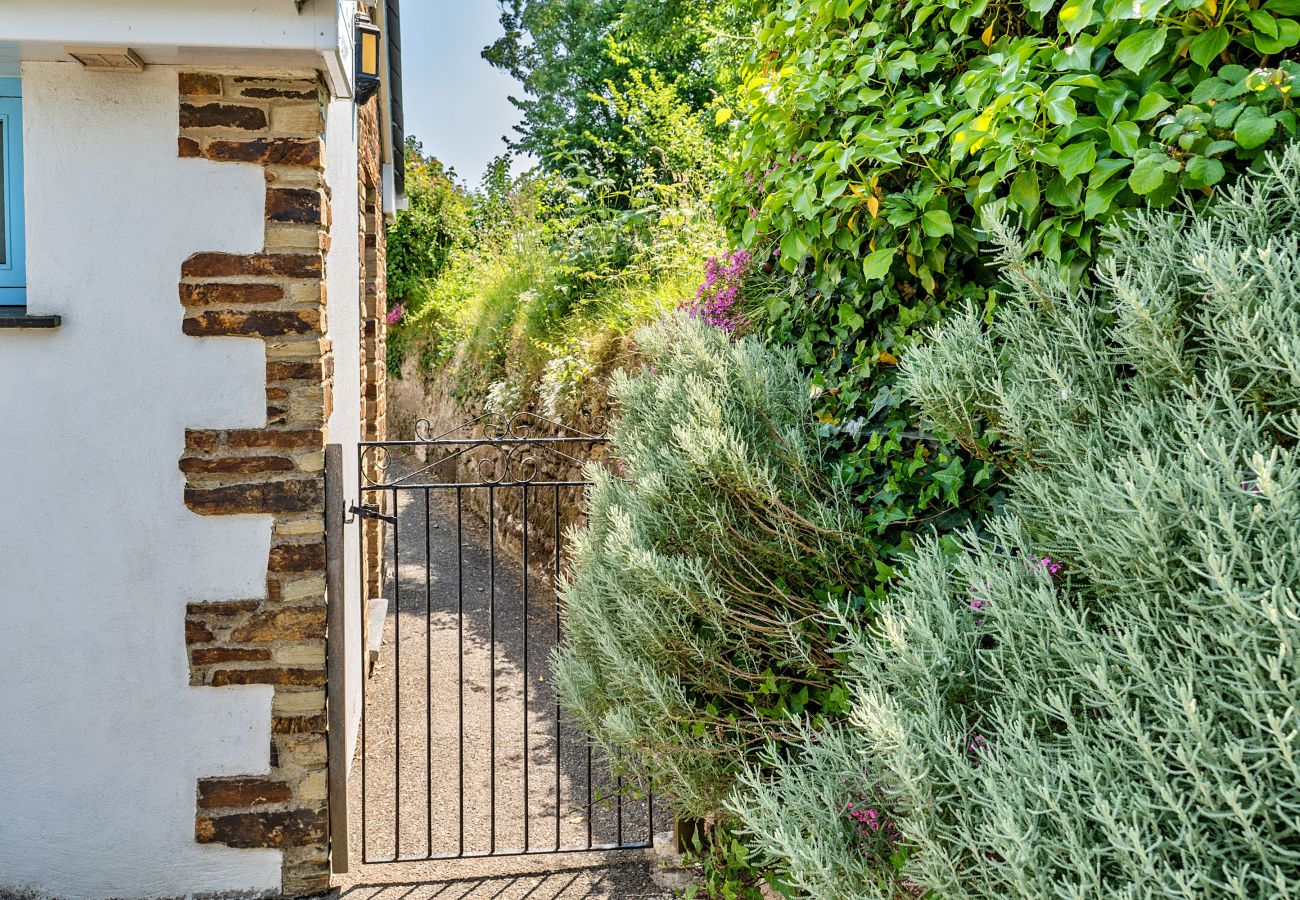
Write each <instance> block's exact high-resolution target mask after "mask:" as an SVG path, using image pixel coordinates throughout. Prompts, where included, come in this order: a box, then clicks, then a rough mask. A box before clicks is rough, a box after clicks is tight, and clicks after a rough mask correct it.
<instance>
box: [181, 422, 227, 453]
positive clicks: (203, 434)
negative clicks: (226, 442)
mask: <svg viewBox="0 0 1300 900" xmlns="http://www.w3.org/2000/svg"><path fill="white" fill-rule="evenodd" d="M220 445H221V432H220V431H214V430H212V429H208V428H187V429H185V449H186V450H190V451H195V452H199V453H208V452H211V451H213V450H216V449H217V447H219V446H220Z"/></svg>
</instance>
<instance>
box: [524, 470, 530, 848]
mask: <svg viewBox="0 0 1300 900" xmlns="http://www.w3.org/2000/svg"><path fill="white" fill-rule="evenodd" d="M523 494H524V496H523V504H524V553H523V556H524V563H523V566H524V849H525V850H527V849H529V843H528V820H529V819H530V818H532V817H531V816H530V815H529V813H530V812H531V809H530V807H529V805H528V484H527V483H526V482H525V484H524V487H523Z"/></svg>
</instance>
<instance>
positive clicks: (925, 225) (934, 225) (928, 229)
mask: <svg viewBox="0 0 1300 900" xmlns="http://www.w3.org/2000/svg"><path fill="white" fill-rule="evenodd" d="M921 230H922V231H924V232H925V233H926V234H928V235H929V236H930V237H943V236H944V235H948V234H952V216H950V215H948V212H947V210H943V209H931V210H927V211H926V212H925V214H924V215H922V216H921Z"/></svg>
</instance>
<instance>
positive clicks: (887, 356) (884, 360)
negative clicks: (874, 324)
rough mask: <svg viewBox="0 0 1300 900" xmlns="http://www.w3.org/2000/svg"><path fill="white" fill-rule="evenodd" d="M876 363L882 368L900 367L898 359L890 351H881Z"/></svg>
mask: <svg viewBox="0 0 1300 900" xmlns="http://www.w3.org/2000/svg"><path fill="white" fill-rule="evenodd" d="M876 362H878V363H880V364H881V365H882V366H896V365H898V357H897V356H895V355H894V354H892V353H890V352H889V351H888V350H881V351H880V353H879V355H878V356H876Z"/></svg>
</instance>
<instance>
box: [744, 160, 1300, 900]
mask: <svg viewBox="0 0 1300 900" xmlns="http://www.w3.org/2000/svg"><path fill="white" fill-rule="evenodd" d="M1003 238H1004V243H1005V244H1006V246H1007V247H1008V249H1007V250H1006V251H1005V254H1004V259H1003V262H1004V264H1005V266H1006V277H1007V281H1008V283H1009V285H1010V289H1009V291H1008V295H1007V296H1006V297H1005V299H1004V301H1003V305H1002V306H1001V307H1000V308H999V310H998V312H997V314H996V316H995V318H994V321H993V322H992V324H991V325H987V326H986V325H985V323H983V322H982V321H981V319H980V318H979V316H978V315H977V314H974V313H972V314H971V315H969V316H967V317H965V318H959V319H957V320H956V321H953V322H951V323H949V324H947V325H945V326H942V327H941V328H940V329H939V330H938V331H937V333H936V334H935V335H934V340H933V341H932V342H931V343H930V344H929V345H928V346H927V347H925V348H923V349H919V350H917V351H915V352H914V353H913V354H912V355H911V358H910V359H909V361H908V365H907V367H906V383H907V386H908V388H909V390H910V391H911V392H912V394H913V396H915V397H916V398H917V400H918V401H919V403H920V404H921V406H922V408H923V409H924V410H925V412H926V414H927V415H928V416H929V417H930V419H931V420H932V421H933V422H934V423H935V424H937V425H938V426H940V427H941V428H942V429H944V430H946V431H948V432H949V433H951V434H953V435H954V436H956V437H958V438H959V439H962V440H963V441H965V442H967V443H968V444H969V445H970V446H971V447H972V448H974V447H977V446H978V444H979V440H978V439H982V440H984V441H992V442H993V444H992V445H993V446H994V448H995V452H996V453H997V455H998V458H999V459H1000V460H1001V461H1002V463H1003V464H1004V466H1005V467H1006V468H1007V471H1008V473H1009V478H1010V482H1011V485H1012V491H1011V494H1012V496H1011V499H1010V501H1009V503H1008V505H1007V507H1006V509H1005V511H1004V514H1003V515H1002V516H1000V517H998V518H995V519H994V520H993V521H991V522H989V523H987V531H986V533H984V534H982V535H981V536H980V537H978V538H977V537H976V536H974V535H968V536H967V538H966V540H965V546H964V547H963V548H962V550H961V551H960V552H959V553H957V554H955V555H952V554H948V555H945V554H944V553H942V552H941V550H940V548H939V547H938V546H936V545H935V544H934V543H929V544H926V545H923V546H922V548H921V549H920V551H919V553H918V556H917V558H916V560H915V563H914V564H913V565H912V567H911V569H910V571H909V573H908V574H907V575H906V577H905V578H904V579H903V581H902V583H901V584H900V586H899V588H898V589H897V590H896V591H894V592H893V594H892V596H891V599H890V601H889V603H888V604H886V606H885V607H884V609H883V610H882V614H881V615H880V616H879V617H878V618H877V619H876V620H875V621H874V623H872V624H870V625H869V626H867V627H865V628H863V629H862V630H859V631H856V632H855V633H854V636H853V637H852V639H851V641H850V644H851V647H850V651H851V654H852V658H853V667H854V670H855V672H854V677H853V681H854V682H855V685H856V700H855V706H854V710H853V712H852V714H851V716H850V720H849V723H848V725H847V727H846V728H844V729H840V730H835V731H826V732H824V733H823V734H822V735H821V736H820V737H819V738H817V739H810V742H811V746H810V747H809V748H807V750H806V752H805V753H804V754H802V755H799V756H797V757H789V756H787V757H786V759H787V761H786V762H783V763H779V764H778V765H777V767H776V771H775V774H774V775H770V774H761V773H759V772H751V774H750V775H749V777H748V778H747V779H746V780H745V784H744V785H743V789H742V790H741V791H740V792H738V794H737V795H736V796H735V797H734V798H733V801H732V805H733V807H734V808H735V810H736V812H737V813H739V814H740V815H741V817H742V818H743V820H744V823H745V826H746V827H747V828H748V830H749V831H750V832H751V833H752V834H753V835H754V836H755V838H756V840H757V842H758V843H759V844H760V845H761V847H762V848H763V849H764V850H765V851H766V852H767V853H768V854H769V855H770V856H771V857H772V858H773V859H775V860H777V861H778V862H779V863H780V864H781V865H782V867H783V868H785V869H786V871H787V872H788V874H789V877H790V879H791V880H792V881H793V882H794V883H796V884H797V885H798V886H799V887H800V888H801V889H802V890H804V891H806V892H807V894H808V895H809V896H813V897H817V898H826V900H839V898H846V900H847V898H849V897H881V896H886V897H887V896H893V895H895V894H896V893H897V892H899V891H900V890H906V889H908V888H915V889H922V888H925V889H929V890H931V891H932V892H933V893H932V896H937V897H945V898H946V897H956V898H965V897H972V898H975V897H978V898H993V897H999V898H1001V897H1020V898H1034V900H1039V898H1045V897H1069V898H1084V897H1088V898H1098V897H1105V898H1127V897H1133V898H1138V897H1142V898H1147V897H1153V898H1155V897H1158V898H1164V897H1179V898H1209V897H1216V898H1217V897H1240V898H1262V897H1278V898H1281V897H1296V896H1300V659H1298V658H1297V652H1298V649H1300V596H1298V594H1300V453H1298V452H1297V442H1298V441H1300V151H1298V150H1296V149H1295V148H1293V149H1291V150H1290V151H1288V152H1286V153H1285V154H1284V155H1282V156H1281V157H1279V158H1276V159H1273V160H1271V161H1268V164H1267V165H1265V166H1264V167H1263V169H1262V171H1260V172H1258V173H1257V174H1253V175H1252V176H1251V177H1249V178H1247V179H1244V180H1243V181H1242V182H1240V183H1239V184H1238V185H1237V186H1236V187H1235V188H1233V189H1232V190H1230V191H1228V192H1227V193H1226V194H1225V195H1223V196H1221V197H1220V198H1218V199H1217V200H1216V201H1215V202H1214V203H1213V204H1212V205H1211V206H1210V207H1209V208H1208V209H1207V210H1205V211H1203V212H1201V213H1198V214H1192V213H1182V214H1172V213H1145V214H1140V215H1136V216H1134V217H1132V218H1131V219H1128V220H1126V221H1124V222H1123V223H1122V224H1121V225H1120V226H1119V227H1118V228H1117V229H1116V230H1114V232H1113V233H1112V234H1111V235H1110V237H1109V241H1110V249H1109V254H1108V255H1107V256H1106V257H1105V259H1104V261H1103V262H1102V263H1101V264H1100V266H1099V268H1098V270H1097V273H1096V276H1097V277H1096V279H1095V280H1096V283H1097V286H1096V287H1095V288H1093V289H1091V290H1077V289H1071V288H1070V287H1068V286H1067V285H1066V284H1064V283H1062V281H1061V279H1060V277H1059V276H1058V275H1057V274H1056V272H1055V268H1054V267H1052V266H1047V265H1041V264H1038V263H1036V262H1034V261H1033V260H1031V259H1029V258H1027V256H1026V254H1025V253H1024V251H1023V250H1022V249H1020V248H1019V247H1017V246H1016V245H1015V243H1014V241H1013V240H1012V239H1011V236H1010V235H1009V234H1007V233H1005V232H1004V234H1003ZM837 778H844V779H848V780H849V782H850V783H851V784H852V788H851V789H847V790H846V791H845V795H844V796H841V795H839V794H837V793H836V792H835V790H834V789H833V788H834V786H835V784H836V779H837ZM864 784H865V787H864V786H863V785H864ZM855 790H856V791H858V792H859V793H861V792H863V791H866V792H868V793H869V795H870V796H871V797H872V800H873V802H874V803H876V804H877V805H878V806H879V808H880V810H881V815H885V816H888V818H889V820H890V822H891V823H892V824H893V825H894V826H895V827H896V828H897V830H898V836H897V838H896V839H895V841H894V846H893V847H892V849H896V850H900V851H902V853H901V854H900V856H901V855H905V856H906V862H905V863H903V865H902V872H901V874H900V875H899V877H898V878H897V879H891V878H888V877H886V878H882V877H881V874H880V873H881V872H882V871H885V872H888V869H889V866H888V863H887V862H883V861H882V858H881V854H880V853H879V852H862V851H861V850H860V849H859V848H857V847H856V845H855V844H854V843H853V842H852V836H853V823H851V822H849V821H847V817H846V815H845V811H844V805H843V804H844V802H846V800H847V799H849V798H848V794H849V793H851V792H852V791H855Z"/></svg>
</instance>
